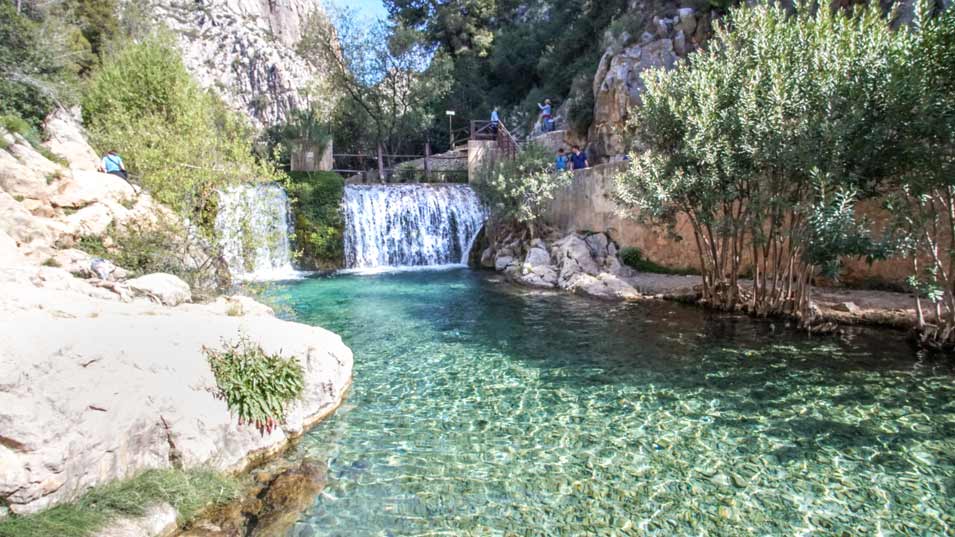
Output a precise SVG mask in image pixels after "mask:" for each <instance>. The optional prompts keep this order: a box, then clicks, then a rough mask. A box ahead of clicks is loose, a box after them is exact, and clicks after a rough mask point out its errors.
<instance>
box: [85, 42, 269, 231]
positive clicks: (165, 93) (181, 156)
mask: <svg viewBox="0 0 955 537" xmlns="http://www.w3.org/2000/svg"><path fill="white" fill-rule="evenodd" d="M83 117H84V118H85V119H86V123H87V127H88V129H89V131H90V135H91V137H92V140H93V142H94V145H96V146H97V147H98V148H99V149H100V150H103V151H106V150H110V149H113V150H116V151H118V152H119V154H120V155H122V156H123V158H124V160H125V161H126V163H127V169H128V170H129V171H130V173H131V175H132V176H133V177H134V178H135V179H138V180H139V181H140V182H141V184H142V185H143V187H145V188H146V189H147V190H148V191H149V192H150V193H151V194H152V195H153V196H154V197H155V198H156V199H157V200H158V201H160V202H162V203H164V204H166V205H168V206H170V207H172V208H173V209H174V210H175V211H176V212H177V213H179V214H180V215H182V216H185V217H188V218H189V219H190V220H191V221H193V222H194V223H197V224H199V226H200V229H201V230H202V231H204V232H206V233H211V229H212V223H213V221H214V218H215V208H216V202H217V199H218V196H217V194H216V192H217V190H220V189H223V188H225V187H227V186H229V185H231V184H236V183H240V182H244V181H249V180H258V181H263V182H268V181H274V180H277V179H279V178H280V177H281V175H280V174H279V173H278V172H277V171H276V170H275V169H274V168H273V167H272V165H271V164H269V163H267V162H264V161H260V160H257V159H256V158H255V157H254V156H253V155H252V147H253V142H254V135H253V131H252V129H251V127H250V126H249V125H248V124H247V122H246V121H245V120H244V118H242V117H241V116H239V115H238V114H235V113H233V112H231V111H229V110H227V109H226V107H225V105H224V104H223V103H222V101H221V100H220V99H219V98H218V97H216V96H215V95H213V94H212V93H210V92H208V91H205V90H202V89H201V88H199V86H198V85H197V84H196V82H195V81H194V80H193V79H192V78H191V77H190V76H189V73H188V72H187V71H186V68H185V66H184V65H183V63H182V60H181V58H180V56H179V52H178V50H177V49H176V48H175V45H174V44H173V43H172V41H171V39H170V38H168V37H165V36H159V35H154V36H151V37H148V38H146V39H144V40H143V41H141V42H139V43H136V44H132V45H130V46H128V47H126V48H125V49H123V50H121V51H120V52H119V53H117V54H116V55H115V56H112V57H109V58H107V59H106V60H105V62H104V64H103V67H102V69H101V70H100V71H98V72H97V73H96V74H95V75H94V76H93V77H92V79H91V80H90V84H89V89H88V91H87V92H86V94H85V95H84V97H83Z"/></svg>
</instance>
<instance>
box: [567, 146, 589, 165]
mask: <svg viewBox="0 0 955 537" xmlns="http://www.w3.org/2000/svg"><path fill="white" fill-rule="evenodd" d="M589 166H590V163H589V162H587V153H584V152H583V151H581V150H580V146H579V145H575V146H574V147H573V153H571V155H570V167H571V169H572V170H582V169H584V168H587V167H589Z"/></svg>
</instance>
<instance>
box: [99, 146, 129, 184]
mask: <svg viewBox="0 0 955 537" xmlns="http://www.w3.org/2000/svg"><path fill="white" fill-rule="evenodd" d="M102 171H103V172H105V173H111V174H113V175H116V176H118V177H122V178H123V179H125V180H127V181H128V180H129V176H128V175H127V174H126V166H124V165H123V159H122V158H121V157H120V156H119V155H118V154H117V153H116V150H115V149H113V150H111V151H110V152H109V153H106V155H105V156H104V157H103V164H102Z"/></svg>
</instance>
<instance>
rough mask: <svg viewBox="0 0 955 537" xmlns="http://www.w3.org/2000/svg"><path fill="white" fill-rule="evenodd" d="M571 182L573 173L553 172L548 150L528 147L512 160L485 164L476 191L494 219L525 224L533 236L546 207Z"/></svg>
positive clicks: (552, 158) (532, 146)
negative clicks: (491, 212) (492, 213)
mask: <svg viewBox="0 0 955 537" xmlns="http://www.w3.org/2000/svg"><path fill="white" fill-rule="evenodd" d="M571 180H573V174H572V173H570V172H563V173H557V171H556V170H555V169H554V157H553V155H551V152H550V150H549V149H547V148H546V147H543V146H540V145H537V144H528V145H526V146H525V147H524V148H523V149H522V150H521V151H520V152H519V153H518V154H517V156H516V157H515V158H513V159H507V158H500V159H497V160H494V161H491V162H489V163H487V164H486V165H485V166H484V167H483V168H482V169H481V170H480V171H479V175H478V183H477V190H478V193H479V194H480V195H481V197H482V199H483V200H484V202H485V203H486V204H487V205H488V206H489V207H490V208H491V210H492V211H493V212H494V215H495V216H496V217H498V218H501V219H503V220H505V221H507V220H510V221H514V222H518V223H521V224H525V225H527V226H528V227H529V228H530V231H531V234H532V235H533V234H534V232H535V226H536V223H537V221H538V220H539V219H540V217H541V216H542V214H543V211H544V207H545V206H546V204H547V203H548V202H550V201H551V200H553V199H554V196H555V194H556V193H557V191H558V190H560V189H561V188H563V187H564V186H565V185H567V184H568V183H570V181H571Z"/></svg>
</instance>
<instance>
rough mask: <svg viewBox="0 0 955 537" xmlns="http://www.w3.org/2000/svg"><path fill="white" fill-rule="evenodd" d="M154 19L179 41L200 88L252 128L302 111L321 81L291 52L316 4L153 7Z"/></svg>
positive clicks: (164, 2)
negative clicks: (311, 90) (245, 117)
mask: <svg viewBox="0 0 955 537" xmlns="http://www.w3.org/2000/svg"><path fill="white" fill-rule="evenodd" d="M152 11H153V12H154V13H155V15H156V17H157V19H158V20H159V21H160V22H162V23H164V24H165V25H166V26H168V27H169V28H170V29H171V30H172V31H173V32H174V33H175V34H176V36H177V37H178V40H179V44H180V46H181V48H182V53H183V60H184V61H185V63H186V67H187V68H188V69H189V71H190V72H192V74H193V75H194V76H195V77H196V78H197V79H198V80H199V83H200V84H202V85H203V86H204V87H207V88H213V89H215V90H216V91H217V92H218V93H219V94H220V95H221V96H222V98H223V99H225V101H226V102H227V103H228V104H229V105H230V106H231V107H232V108H234V109H235V110H237V111H240V112H243V113H245V114H247V115H248V116H249V117H250V118H251V120H252V122H253V124H254V125H255V126H256V127H263V126H269V125H274V124H276V123H279V122H282V121H283V120H284V119H285V118H286V117H287V115H288V114H289V112H291V111H292V110H295V109H298V108H301V107H303V106H304V105H305V99H304V95H305V92H306V88H307V87H309V86H310V85H311V84H313V83H314V82H315V81H316V75H318V74H319V73H317V72H316V70H315V69H314V67H312V66H311V65H310V64H309V63H308V62H306V61H305V60H304V59H303V58H302V57H301V56H299V55H298V53H297V52H296V50H295V47H296V45H297V43H298V42H299V40H300V39H301V37H302V31H303V29H304V28H305V25H306V22H307V20H308V18H309V17H310V16H311V15H312V14H316V13H321V3H320V0H192V1H188V0H156V1H155V2H154V3H153V5H152Z"/></svg>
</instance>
